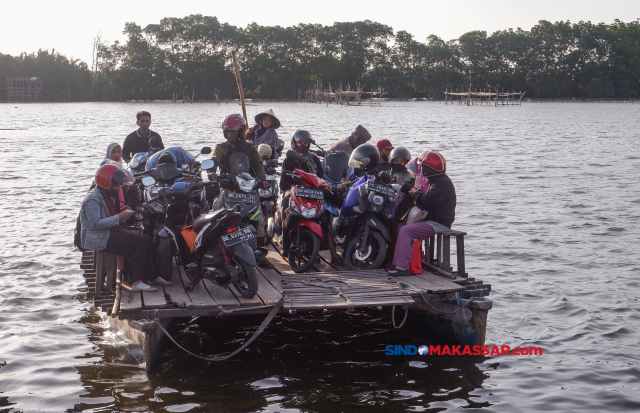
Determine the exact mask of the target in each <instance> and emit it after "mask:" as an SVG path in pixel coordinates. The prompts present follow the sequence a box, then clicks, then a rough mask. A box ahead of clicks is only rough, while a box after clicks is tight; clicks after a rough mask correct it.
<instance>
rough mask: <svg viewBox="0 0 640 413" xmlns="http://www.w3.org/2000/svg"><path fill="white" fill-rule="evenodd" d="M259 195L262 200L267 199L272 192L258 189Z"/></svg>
mask: <svg viewBox="0 0 640 413" xmlns="http://www.w3.org/2000/svg"><path fill="white" fill-rule="evenodd" d="M258 193H259V194H260V197H261V198H266V197H268V196H270V195H271V190H270V189H264V188H261V189H258Z"/></svg>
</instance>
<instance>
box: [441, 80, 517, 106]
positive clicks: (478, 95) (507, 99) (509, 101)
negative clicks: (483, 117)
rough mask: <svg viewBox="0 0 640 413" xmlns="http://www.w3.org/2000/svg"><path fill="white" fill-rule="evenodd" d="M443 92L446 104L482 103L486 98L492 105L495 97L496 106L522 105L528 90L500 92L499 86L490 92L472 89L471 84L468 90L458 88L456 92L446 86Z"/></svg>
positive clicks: (489, 104) (469, 104)
mask: <svg viewBox="0 0 640 413" xmlns="http://www.w3.org/2000/svg"><path fill="white" fill-rule="evenodd" d="M443 93H444V104H445V105H448V104H449V103H451V104H454V102H455V103H457V104H458V105H462V104H465V105H467V106H471V105H477V104H480V105H482V104H483V102H484V100H485V99H486V100H487V105H488V106H491V103H492V102H491V100H492V99H493V105H494V106H498V105H500V106H513V105H518V106H521V105H522V97H523V96H524V94H525V93H527V92H526V91H524V92H516V91H515V90H514V91H511V92H509V91H507V92H505V91H504V89H503V90H502V92H500V91H499V90H498V88H496V90H495V92H491V90H489V92H486V91H484V90H482V91H477V90H476V89H474V90H473V91H471V85H469V89H468V90H467V91H466V92H463V91H461V92H458V90H457V89H456V91H455V92H454V91H453V90H451V91H449V88H446V89H445V91H444V92H443ZM516 98H517V101H516ZM478 99H479V100H480V103H478Z"/></svg>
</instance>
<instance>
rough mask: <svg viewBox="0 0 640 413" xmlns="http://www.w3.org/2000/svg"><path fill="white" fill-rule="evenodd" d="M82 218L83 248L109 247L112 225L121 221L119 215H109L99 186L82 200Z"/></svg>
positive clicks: (97, 249) (81, 236) (95, 249)
mask: <svg viewBox="0 0 640 413" xmlns="http://www.w3.org/2000/svg"><path fill="white" fill-rule="evenodd" d="M80 220H81V222H82V231H81V235H80V240H81V243H82V248H84V249H86V250H93V251H100V250H103V249H105V248H107V241H108V240H109V231H110V230H111V227H113V226H115V225H118V224H119V223H120V219H119V218H118V216H117V215H113V216H109V213H108V212H107V205H106V204H105V203H104V200H103V199H102V194H101V193H100V190H99V189H98V187H95V188H94V189H93V190H92V191H91V192H89V193H88V194H87V196H86V197H85V198H84V201H82V206H81V207H80Z"/></svg>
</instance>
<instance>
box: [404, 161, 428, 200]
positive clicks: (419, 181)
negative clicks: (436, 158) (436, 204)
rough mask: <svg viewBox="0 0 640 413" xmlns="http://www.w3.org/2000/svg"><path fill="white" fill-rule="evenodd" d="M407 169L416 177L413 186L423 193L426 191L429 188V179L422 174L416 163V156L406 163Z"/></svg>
mask: <svg viewBox="0 0 640 413" xmlns="http://www.w3.org/2000/svg"><path fill="white" fill-rule="evenodd" d="M407 170H408V171H409V172H411V173H412V174H413V176H415V178H416V185H415V187H414V188H416V189H419V190H420V191H421V192H423V193H426V192H427V190H428V189H429V180H428V179H427V178H426V177H425V176H424V175H422V168H421V167H420V165H419V164H418V157H417V156H416V157H415V159H413V160H412V161H411V162H409V163H408V164H407Z"/></svg>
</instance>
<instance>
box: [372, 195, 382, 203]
mask: <svg viewBox="0 0 640 413" xmlns="http://www.w3.org/2000/svg"><path fill="white" fill-rule="evenodd" d="M371 201H372V202H373V203H374V204H376V205H382V204H384V198H383V197H382V196H380V195H374V196H373V199H372V200H371Z"/></svg>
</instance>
